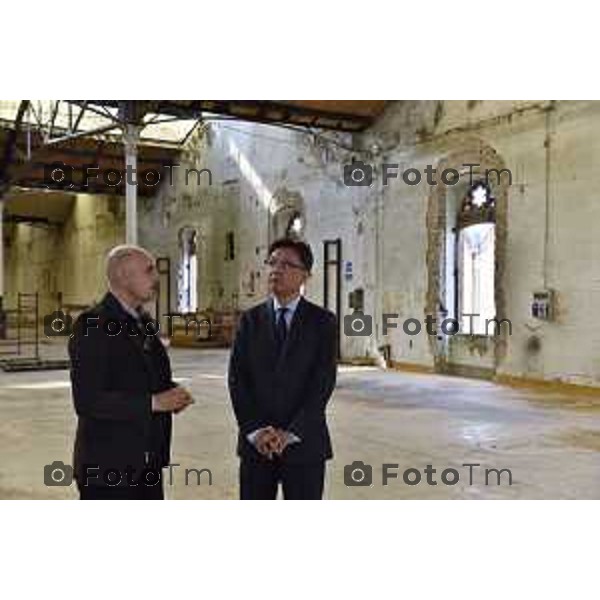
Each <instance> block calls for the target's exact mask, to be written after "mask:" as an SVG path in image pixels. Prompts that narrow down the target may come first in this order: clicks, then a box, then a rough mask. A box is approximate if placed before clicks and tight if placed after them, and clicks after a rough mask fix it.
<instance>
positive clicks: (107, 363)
mask: <svg viewBox="0 0 600 600" xmlns="http://www.w3.org/2000/svg"><path fill="white" fill-rule="evenodd" d="M106 278H107V281H108V288H109V291H108V292H107V293H106V295H105V296H104V298H103V299H102V300H101V302H99V303H98V304H97V305H96V306H94V307H93V308H92V309H90V310H88V311H86V312H84V313H83V314H82V315H81V316H80V317H79V319H78V320H77V322H76V323H75V326H74V328H73V335H72V336H71V339H70V340H69V356H70V358H71V382H72V391H73V402H74V405H75V412H76V413H77V417H78V423H77V434H76V438H75V450H74V457H73V467H74V473H75V479H76V481H77V487H78V489H79V494H80V498H81V499H82V500H100V499H107V500H162V499H164V488H163V483H162V469H163V468H164V467H166V466H167V465H168V464H169V462H170V446H171V426H172V417H171V415H172V414H174V413H179V412H181V411H182V410H184V409H185V408H186V407H187V406H189V405H190V404H191V403H192V402H193V400H192V398H191V396H190V395H189V393H188V392H187V391H186V390H185V389H183V388H182V387H180V386H178V385H177V384H175V383H174V382H173V380H172V376H171V366H170V362H169V357H168V356H167V353H166V351H165V348H164V346H163V344H162V342H161V341H160V338H159V337H158V335H156V333H157V331H156V327H155V323H154V322H153V321H152V320H151V319H150V317H149V315H148V314H147V313H145V312H144V310H143V305H144V304H145V303H147V302H149V301H151V300H152V299H153V298H154V297H155V294H156V291H157V289H158V273H157V271H156V261H155V259H154V257H153V256H152V255H151V254H150V253H149V252H147V251H146V250H144V249H143V248H140V247H138V246H131V245H124V246H117V247H116V248H113V249H112V250H111V251H110V252H109V254H108V257H107V261H106Z"/></svg>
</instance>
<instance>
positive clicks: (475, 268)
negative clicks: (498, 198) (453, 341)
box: [457, 182, 496, 335]
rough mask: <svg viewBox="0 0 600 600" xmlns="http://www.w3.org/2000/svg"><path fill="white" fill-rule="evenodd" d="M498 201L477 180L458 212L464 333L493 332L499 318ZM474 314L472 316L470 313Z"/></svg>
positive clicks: (459, 288)
mask: <svg viewBox="0 0 600 600" xmlns="http://www.w3.org/2000/svg"><path fill="white" fill-rule="evenodd" d="M495 221H496V202H495V199H494V197H493V196H492V195H491V192H490V189H489V187H488V186H487V185H486V184H485V183H484V182H478V183H475V184H474V185H473V186H472V187H471V188H470V190H469V192H468V193H467V195H466V196H465V198H464V200H463V202H462V205H461V208H460V212H459V214H458V220H457V225H458V236H457V246H458V247H457V255H458V256H457V258H458V270H457V278H458V281H457V288H458V290H459V293H458V298H457V300H458V304H459V306H458V311H457V312H458V314H459V316H460V322H461V332H462V333H467V334H478V335H492V334H493V333H494V332H495V327H494V324H493V323H489V321H490V320H491V319H494V318H495V317H496V301H495V247H496V225H495ZM469 315H471V316H469Z"/></svg>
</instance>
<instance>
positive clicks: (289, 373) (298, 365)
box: [228, 238, 337, 500]
mask: <svg viewBox="0 0 600 600" xmlns="http://www.w3.org/2000/svg"><path fill="white" fill-rule="evenodd" d="M266 263H267V265H268V267H269V277H268V285H269V292H270V295H269V298H268V299H267V300H266V301H265V302H263V303H261V304H259V305H257V306H255V307H253V308H251V309H249V310H248V311H246V312H245V313H244V314H243V315H242V317H241V319H240V323H239V327H238V331H237V335H236V338H235V342H234V345H233V349H232V352H231V357H230V362H229V377H228V382H229V393H230V396H231V401H232V405H233V410H234V413H235V416H236V419H237V422H238V427H239V435H238V447H237V452H238V455H239V456H240V472H239V482H240V498H241V499H242V500H274V499H275V498H276V497H277V490H278V487H279V484H281V486H282V489H283V496H284V498H285V499H286V500H288V499H289V500H300V499H304V500H320V499H321V498H322V496H323V482H324V476H325V461H326V460H328V459H330V458H331V457H332V449H331V441H330V437H329V430H328V428H327V422H326V418H325V409H326V406H327V402H328V401H329V398H330V396H331V394H332V392H333V389H334V387H335V382H336V374H337V322H336V317H335V315H334V314H333V313H332V312H330V311H328V310H325V309H324V308H321V307H320V306H317V305H316V304H313V303H312V302H309V301H308V300H307V299H306V298H304V297H303V296H302V295H301V289H302V287H303V285H304V284H305V282H306V281H307V279H308V277H309V276H310V272H311V269H312V266H313V255H312V251H311V249H310V246H309V245H308V244H306V243H305V242H302V241H298V240H294V239H288V238H285V239H280V240H277V241H275V242H273V243H272V244H271V246H270V248H269V258H268V260H267V261H266Z"/></svg>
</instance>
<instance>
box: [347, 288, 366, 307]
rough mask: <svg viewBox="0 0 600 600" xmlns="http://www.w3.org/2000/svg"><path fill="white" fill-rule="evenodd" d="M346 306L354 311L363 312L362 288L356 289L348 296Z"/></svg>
mask: <svg viewBox="0 0 600 600" xmlns="http://www.w3.org/2000/svg"><path fill="white" fill-rule="evenodd" d="M348 305H349V306H350V308H353V309H354V310H364V305H365V299H364V292H363V289H362V288H356V289H355V290H354V291H353V292H350V293H349V294H348Z"/></svg>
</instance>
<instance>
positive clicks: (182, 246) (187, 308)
mask: <svg viewBox="0 0 600 600" xmlns="http://www.w3.org/2000/svg"><path fill="white" fill-rule="evenodd" d="M196 236H197V231H196V230H195V229H193V228H191V227H183V228H182V229H181V230H180V231H179V251H180V257H181V258H180V263H179V282H178V284H179V285H178V292H179V294H178V296H179V298H178V300H179V312H183V313H191V312H196V310H198V260H197V255H196Z"/></svg>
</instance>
